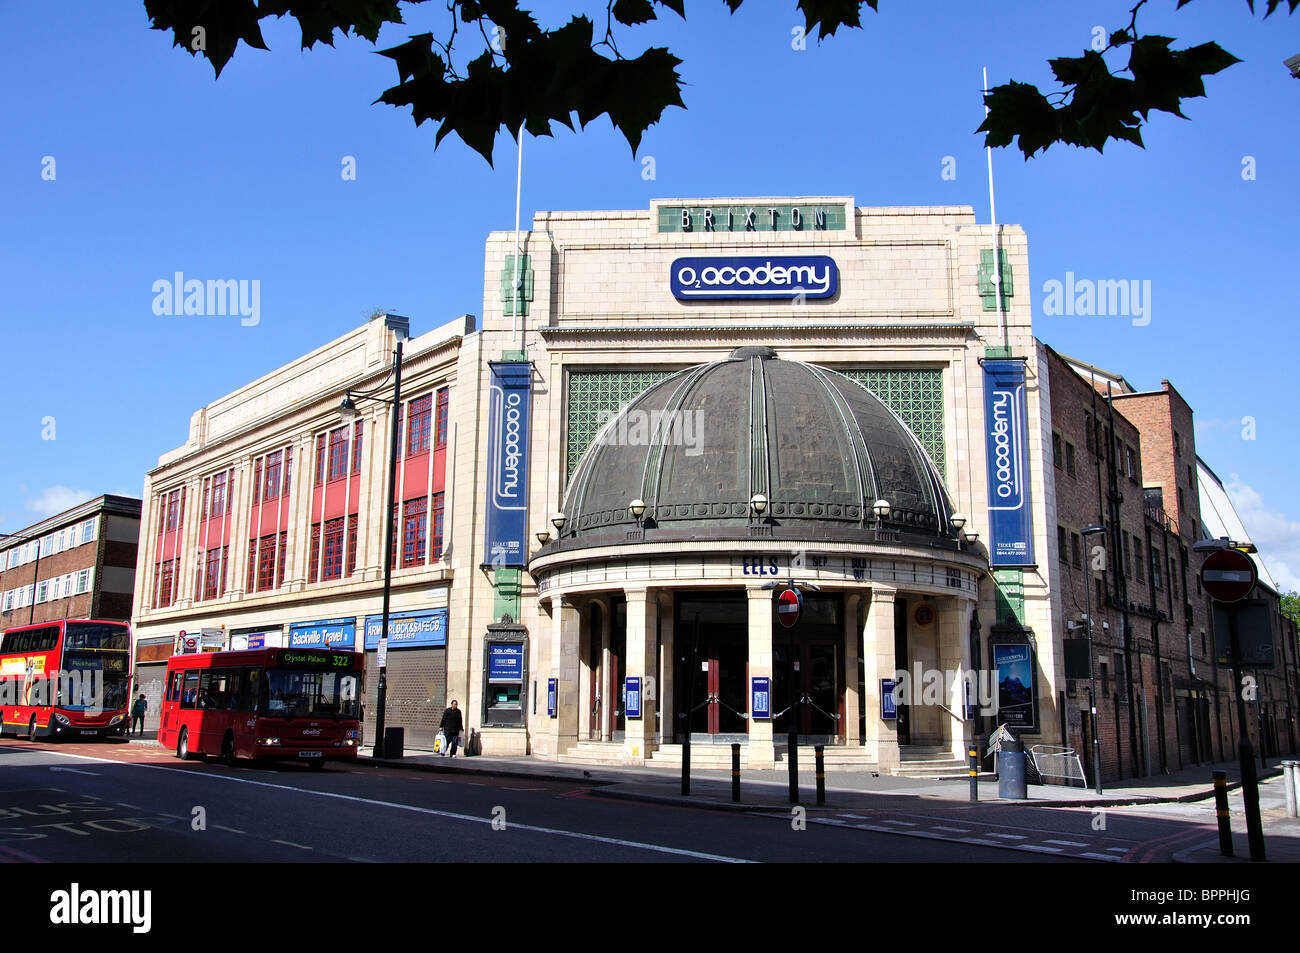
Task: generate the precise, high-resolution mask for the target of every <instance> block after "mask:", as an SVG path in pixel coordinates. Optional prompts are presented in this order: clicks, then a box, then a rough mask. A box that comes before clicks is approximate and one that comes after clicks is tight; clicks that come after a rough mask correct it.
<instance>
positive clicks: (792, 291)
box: [669, 255, 840, 301]
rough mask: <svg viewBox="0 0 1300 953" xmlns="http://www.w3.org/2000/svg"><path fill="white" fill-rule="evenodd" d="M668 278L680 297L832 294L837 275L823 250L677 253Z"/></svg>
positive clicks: (837, 287)
mask: <svg viewBox="0 0 1300 953" xmlns="http://www.w3.org/2000/svg"><path fill="white" fill-rule="evenodd" d="M669 283H670V285H671V286H672V291H673V297H674V298H676V299H677V300H678V301H708V300H715V301H716V300H736V299H741V300H757V299H772V298H785V299H789V298H800V299H806V298H831V297H834V296H835V293H836V292H837V291H839V283H840V275H839V269H838V268H836V266H835V260H834V259H832V258H830V257H829V256H827V255H797V256H790V255H786V256H782V255H757V256H747V257H728V258H678V259H677V260H676V261H674V262H673V264H672V268H671V271H670V275H669Z"/></svg>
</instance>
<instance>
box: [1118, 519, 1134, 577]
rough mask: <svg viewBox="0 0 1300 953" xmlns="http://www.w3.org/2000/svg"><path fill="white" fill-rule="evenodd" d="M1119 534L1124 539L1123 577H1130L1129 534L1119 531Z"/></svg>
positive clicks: (1131, 568)
mask: <svg viewBox="0 0 1300 953" xmlns="http://www.w3.org/2000/svg"><path fill="white" fill-rule="evenodd" d="M1120 536H1122V537H1123V539H1124V578H1126V579H1132V578H1133V556H1132V550H1131V548H1130V545H1129V535H1128V533H1125V532H1123V531H1121V532H1120Z"/></svg>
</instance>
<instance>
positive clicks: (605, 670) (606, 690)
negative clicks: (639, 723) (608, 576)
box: [596, 600, 618, 741]
mask: <svg viewBox="0 0 1300 953" xmlns="http://www.w3.org/2000/svg"><path fill="white" fill-rule="evenodd" d="M601 608H602V609H603V610H604V611H602V612H601V614H600V631H599V632H598V633H596V635H597V636H599V638H600V677H599V682H598V686H597V687H598V688H599V690H600V740H601V741H609V740H610V730H611V729H610V726H611V724H612V723H613V719H612V718H610V712H612V711H613V710H614V708H615V705H616V704H617V702H618V695H617V694H616V693H614V692H613V689H612V688H611V687H610V684H609V664H610V655H609V644H610V632H611V631H612V626H613V624H614V622H613V619H612V618H611V615H612V609H613V607H612V606H611V605H610V604H609V602H608V601H606V600H601Z"/></svg>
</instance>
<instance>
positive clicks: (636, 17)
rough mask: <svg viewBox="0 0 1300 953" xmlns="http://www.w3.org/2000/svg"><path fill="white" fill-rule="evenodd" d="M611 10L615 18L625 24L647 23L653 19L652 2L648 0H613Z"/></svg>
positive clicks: (653, 9)
mask: <svg viewBox="0 0 1300 953" xmlns="http://www.w3.org/2000/svg"><path fill="white" fill-rule="evenodd" d="M611 12H612V13H613V14H614V19H615V20H617V21H618V22H619V23H622V24H624V25H626V26H636V25H637V24H639V23H649V22H650V21H651V20H653V19H655V8H654V4H652V3H651V2H650V0H614V6H613V8H612V10H611Z"/></svg>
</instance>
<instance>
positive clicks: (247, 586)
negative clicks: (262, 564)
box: [244, 539, 257, 592]
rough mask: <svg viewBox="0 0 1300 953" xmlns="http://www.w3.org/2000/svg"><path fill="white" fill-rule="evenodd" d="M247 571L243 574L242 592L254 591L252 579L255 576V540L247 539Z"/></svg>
mask: <svg viewBox="0 0 1300 953" xmlns="http://www.w3.org/2000/svg"><path fill="white" fill-rule="evenodd" d="M246 565H247V566H248V571H247V573H246V574H245V576H244V592H256V591H257V590H256V589H255V588H254V587H253V581H254V580H255V579H256V578H257V540H255V539H250V540H249V541H248V562H247V564H246Z"/></svg>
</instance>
